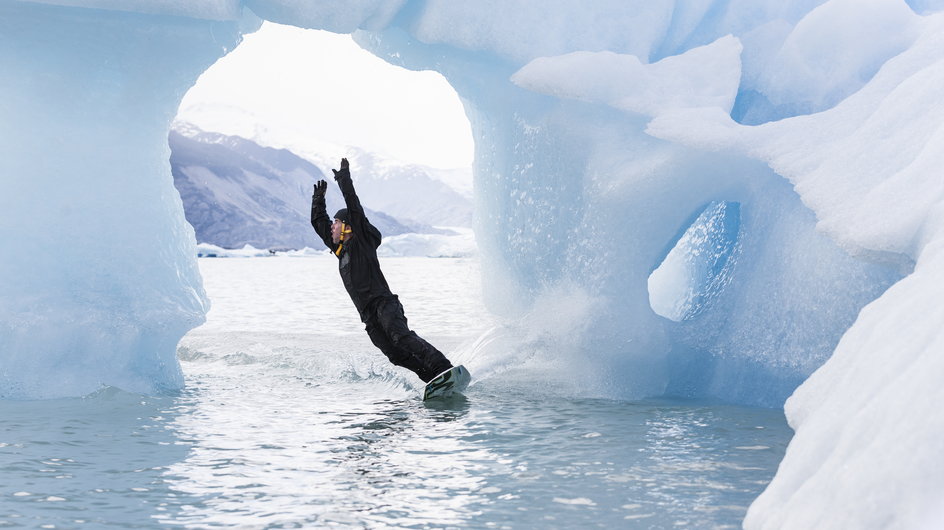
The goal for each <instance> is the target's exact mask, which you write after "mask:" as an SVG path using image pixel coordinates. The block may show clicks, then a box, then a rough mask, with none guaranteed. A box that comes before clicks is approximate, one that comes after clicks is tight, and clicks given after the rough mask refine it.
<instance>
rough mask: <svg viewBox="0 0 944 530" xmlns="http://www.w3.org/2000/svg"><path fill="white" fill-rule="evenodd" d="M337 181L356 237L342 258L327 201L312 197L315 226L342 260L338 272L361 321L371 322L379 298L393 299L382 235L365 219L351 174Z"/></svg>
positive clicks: (344, 172) (340, 173)
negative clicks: (379, 251)
mask: <svg viewBox="0 0 944 530" xmlns="http://www.w3.org/2000/svg"><path fill="white" fill-rule="evenodd" d="M335 179H336V180H337V181H338V187H340V188H341V193H342V194H343V195H344V202H345V203H346V205H347V212H348V217H349V218H350V219H349V221H350V226H351V229H352V230H353V231H354V237H353V238H350V239H347V240H345V241H344V242H343V246H342V248H341V252H340V255H338V252H337V250H338V246H341V245H338V244H336V243H334V242H333V241H332V240H331V222H332V220H331V218H330V217H328V212H327V209H326V206H325V200H324V197H317V196H312V200H311V226H312V227H313V228H314V229H315V233H317V234H318V236H319V237H321V240H322V241H324V244H325V245H327V246H328V248H330V249H331V252H333V253H334V254H335V255H336V256H338V271H339V272H340V273H341V280H342V281H343V282H344V288H345V289H347V294H349V295H350V296H351V300H353V301H354V307H356V308H357V312H358V313H360V316H361V321H362V322H367V319H368V317H369V314H370V308H371V303H372V302H373V301H375V300H376V299H377V298H379V297H385V296H393V293H391V292H390V288H389V287H388V286H387V280H386V278H384V275H383V272H381V270H380V261H379V260H378V259H377V247H379V246H380V240H381V237H382V236H381V234H380V230H377V227H375V226H374V225H372V224H370V221H368V220H367V216H366V215H364V208H363V207H362V206H361V201H360V200H359V199H358V198H357V193H355V192H354V183H353V182H352V181H351V172H350V171H349V170H347V169H342V170H340V171H338V173H337V176H336V177H335Z"/></svg>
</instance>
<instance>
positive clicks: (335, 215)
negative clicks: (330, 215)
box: [334, 208, 351, 224]
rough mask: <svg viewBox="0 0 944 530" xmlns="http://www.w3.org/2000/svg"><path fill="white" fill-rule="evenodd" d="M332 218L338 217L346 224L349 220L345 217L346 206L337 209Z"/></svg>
mask: <svg viewBox="0 0 944 530" xmlns="http://www.w3.org/2000/svg"><path fill="white" fill-rule="evenodd" d="M334 218H335V219H340V220H341V222H342V223H344V224H348V223H350V221H351V220H350V219H348V217H347V208H341V209H340V210H338V213H336V214H334Z"/></svg>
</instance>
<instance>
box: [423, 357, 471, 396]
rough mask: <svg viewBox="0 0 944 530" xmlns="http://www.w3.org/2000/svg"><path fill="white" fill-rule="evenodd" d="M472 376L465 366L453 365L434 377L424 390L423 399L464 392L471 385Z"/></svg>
mask: <svg viewBox="0 0 944 530" xmlns="http://www.w3.org/2000/svg"><path fill="white" fill-rule="evenodd" d="M471 380H472V376H471V375H469V371H468V370H466V368H465V366H462V365H459V366H453V367H452V368H450V369H448V370H446V371H445V372H443V373H441V374H439V375H437V376H436V377H434V378H432V379H431V380H430V382H429V383H426V388H425V389H424V390H423V401H426V400H428V399H435V398H447V397H449V396H451V395H453V394H455V393H460V394H461V393H462V391H463V390H465V389H466V387H467V386H469V381H471Z"/></svg>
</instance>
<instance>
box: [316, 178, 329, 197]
mask: <svg viewBox="0 0 944 530" xmlns="http://www.w3.org/2000/svg"><path fill="white" fill-rule="evenodd" d="M327 191H328V183H327V182H325V181H323V180H319V181H318V183H317V184H315V192H314V196H315V197H316V198H318V197H320V198H322V199H323V198H324V196H325V193H326V192H327Z"/></svg>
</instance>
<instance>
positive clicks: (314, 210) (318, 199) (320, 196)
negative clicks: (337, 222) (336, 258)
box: [311, 180, 337, 252]
mask: <svg viewBox="0 0 944 530" xmlns="http://www.w3.org/2000/svg"><path fill="white" fill-rule="evenodd" d="M327 191H328V183H327V182H325V181H323V180H319V181H318V183H317V184H315V191H314V193H312V195H311V227H312V228H314V229H315V233H316V234H318V237H320V238H321V240H322V241H323V242H324V244H325V245H326V246H327V247H328V248H330V249H331V251H332V252H333V251H334V250H335V248H336V247H337V245H335V244H334V242H333V241H331V218H330V217H328V211H327V206H326V205H325V192H327Z"/></svg>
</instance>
